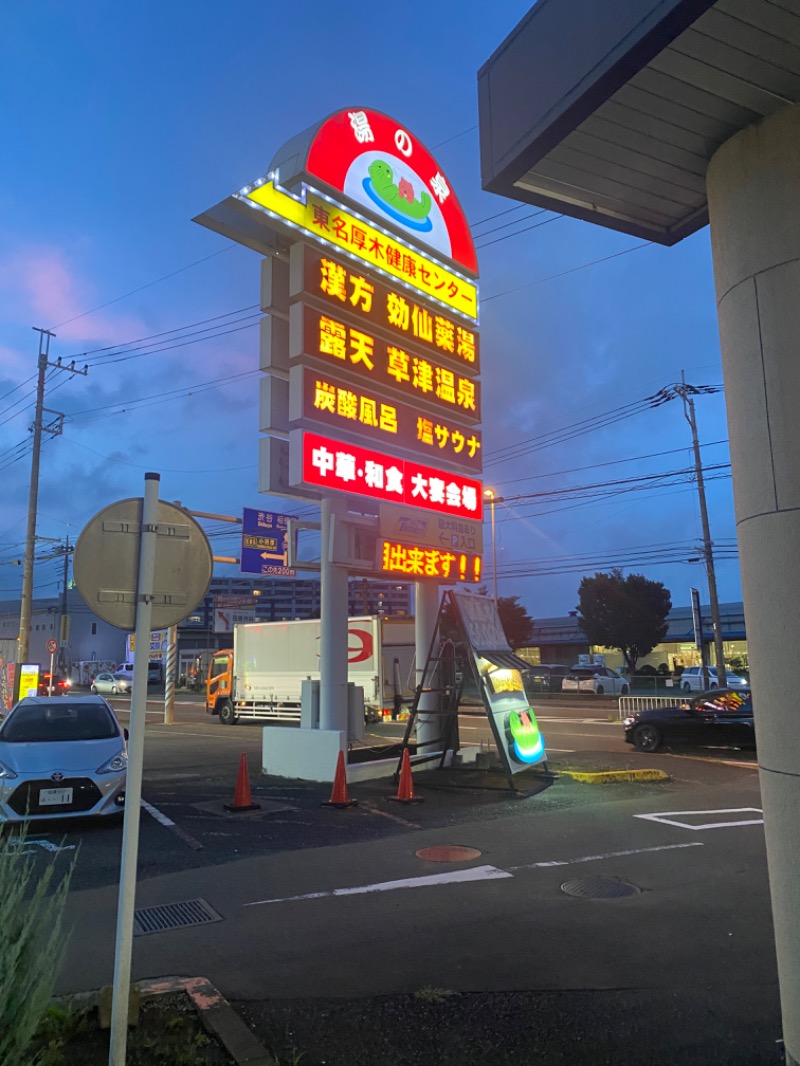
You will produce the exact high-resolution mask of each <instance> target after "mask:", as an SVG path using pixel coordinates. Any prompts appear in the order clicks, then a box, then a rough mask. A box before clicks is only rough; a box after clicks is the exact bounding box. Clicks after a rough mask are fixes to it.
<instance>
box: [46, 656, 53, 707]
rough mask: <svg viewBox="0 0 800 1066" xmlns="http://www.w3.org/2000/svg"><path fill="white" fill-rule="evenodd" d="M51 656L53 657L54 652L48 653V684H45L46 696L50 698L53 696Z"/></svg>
mask: <svg viewBox="0 0 800 1066" xmlns="http://www.w3.org/2000/svg"><path fill="white" fill-rule="evenodd" d="M53 655H54V652H52V651H51V652H50V680H49V682H48V684H47V695H48V696H52V695H53Z"/></svg>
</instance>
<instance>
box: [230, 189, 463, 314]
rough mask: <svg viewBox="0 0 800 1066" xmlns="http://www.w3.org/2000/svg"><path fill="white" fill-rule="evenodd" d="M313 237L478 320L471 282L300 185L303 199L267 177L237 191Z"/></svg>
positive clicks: (274, 215)
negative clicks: (282, 189)
mask: <svg viewBox="0 0 800 1066" xmlns="http://www.w3.org/2000/svg"><path fill="white" fill-rule="evenodd" d="M239 195H240V197H241V198H242V199H246V200H251V201H252V202H253V203H254V204H258V206H259V207H261V208H263V210H265V211H266V212H267V213H268V214H270V215H272V216H273V217H274V218H278V219H282V220H283V221H284V222H287V223H288V224H289V225H290V226H291V227H293V228H295V229H298V230H300V231H301V232H302V233H303V234H305V235H306V236H309V237H311V238H312V239H313V240H317V241H325V242H326V243H328V244H330V245H333V246H334V247H335V248H339V249H341V250H342V251H345V252H348V253H349V254H350V255H352V256H355V257H356V258H357V259H360V260H362V261H363V262H365V263H368V264H369V265H370V266H371V267H374V268H376V269H378V270H382V271H383V272H384V273H385V274H389V275H391V277H394V278H398V279H399V280H400V281H404V282H405V283H406V284H407V285H410V286H411V287H412V288H414V289H416V290H417V291H418V292H421V293H423V295H425V296H426V297H428V298H429V299H431V300H436V301H438V302H439V303H441V304H444V305H445V306H447V307H451V308H453V309H454V310H456V311H459V312H460V313H461V314H462V315H466V316H467V318H470V319H472V320H473V321H477V318H478V290H477V287H476V286H475V285H473V284H472V283H471V282H469V281H467V280H466V279H464V278H462V277H459V276H458V274H454V273H452V272H451V271H449V270H447V269H446V268H445V267H443V266H441V265H440V264H438V263H436V262H434V261H433V260H432V259H428V258H427V257H426V256H424V255H420V253H419V252H417V251H415V250H414V249H413V248H411V247H409V246H408V245H407V244H403V243H402V242H401V241H399V240H397V239H396V238H394V237H390V236H389V235H388V234H387V233H385V232H384V231H383V230H379V229H377V228H376V227H375V226H371V225H370V224H369V223H368V222H365V221H363V219H360V218H358V217H357V216H355V215H353V214H351V213H350V212H349V211H345V209H344V208H343V207H340V206H339V205H338V204H336V203H334V202H333V201H331V200H327V199H325V198H324V197H322V196H319V195H318V194H317V193H315V192H313V191H312V190H311V189H309V188H307V187H305V202H303V201H301V200H295V199H294V197H292V196H289V195H288V194H287V193H285V192H282V191H281V190H280V189H277V188H276V187H275V185H274V184H273V183H272V182H271V181H268V182H265V183H264V184H263V185H256V186H254V187H253V188H251V189H248V190H247V191H246V192H242V193H240V194H239Z"/></svg>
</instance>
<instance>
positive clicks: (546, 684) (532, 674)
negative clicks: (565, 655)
mask: <svg viewBox="0 0 800 1066" xmlns="http://www.w3.org/2000/svg"><path fill="white" fill-rule="evenodd" d="M568 673H569V667H568V666H561V665H559V664H558V663H540V664H539V665H538V666H531V667H530V669H529V670H526V671H525V675H524V680H525V688H526V689H527V690H528V691H530V692H560V691H561V682H562V681H563V680H564V678H565V677H566V676H567V674H568Z"/></svg>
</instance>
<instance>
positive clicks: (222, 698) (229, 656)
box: [206, 615, 416, 725]
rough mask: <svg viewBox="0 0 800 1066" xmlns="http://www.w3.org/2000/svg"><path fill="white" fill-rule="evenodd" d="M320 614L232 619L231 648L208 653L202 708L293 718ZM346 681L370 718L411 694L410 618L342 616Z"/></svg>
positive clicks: (313, 671) (312, 675) (311, 671)
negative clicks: (356, 690) (245, 620)
mask: <svg viewBox="0 0 800 1066" xmlns="http://www.w3.org/2000/svg"><path fill="white" fill-rule="evenodd" d="M319 645H320V621H319V619H309V620H308V621H301V622H254V623H245V624H241V625H237V626H234V629H233V648H232V649H231V648H227V649H225V650H223V651H218V652H216V653H215V654H214V657H213V659H212V660H211V667H210V669H209V673H208V678H207V679H206V711H207V712H208V714H216V715H217V716H218V717H219V720H220V722H223V723H225V724H226V725H233V724H234V723H235V722H236V721H237V719H239V718H263V719H273V720H290V719H299V717H300V702H301V688H302V683H303V681H306V680H319ZM347 649H348V664H349V665H348V674H347V679H348V681H350V682H352V683H353V684H355V685H359V686H360V687H361V688H363V690H364V710H365V714H366V715H367V717H368V718H370V719H372V720H374V719H376V718H377V717H379V716H380V717H382V716H383V715H384V713H385V712H386V711H387V710H388V711H390V712H391V711H392V710H393V709H394V708H395V707H396V706H397V704H396V697H398V696H400V697H402V698H403V699H406V700H408V699H409V698H410V697H411V696H413V694H414V688H415V685H416V672H415V664H414V658H415V655H414V652H415V645H414V622H413V619H402V620H397V619H391V618H390V619H387V618H383V617H381V616H378V615H368V616H365V617H362V618H349V619H348V620H347Z"/></svg>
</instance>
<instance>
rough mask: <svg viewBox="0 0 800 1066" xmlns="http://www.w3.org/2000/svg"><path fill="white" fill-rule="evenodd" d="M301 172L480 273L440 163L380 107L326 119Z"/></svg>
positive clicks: (417, 241)
mask: <svg viewBox="0 0 800 1066" xmlns="http://www.w3.org/2000/svg"><path fill="white" fill-rule="evenodd" d="M306 170H307V172H308V174H309V176H311V177H317V178H319V179H320V180H321V181H324V182H326V183H327V184H328V185H330V186H331V187H332V188H333V189H336V190H338V191H339V192H343V193H344V194H345V195H346V196H348V197H349V198H350V199H351V200H355V201H356V202H357V203H359V204H361V205H362V206H363V207H365V208H366V209H367V210H369V211H370V212H371V214H372V215H374V216H377V217H378V218H383V219H384V220H385V221H388V222H390V223H392V224H393V225H394V226H395V227H399V228H400V229H401V230H402V231H404V232H405V234H406V236H407V239H408V240H409V241H410V242H412V243H414V244H425V245H427V246H428V247H430V248H432V249H433V250H434V251H436V252H439V253H440V254H442V255H445V256H447V257H448V258H449V259H452V260H454V262H456V263H458V264H459V265H460V266H462V267H463V268H464V269H465V270H467V271H469V273H470V274H473V275H475V276H477V273H478V262H477V259H476V256H475V247H474V245H473V243H472V236H471V234H470V231H469V226H468V225H467V220H466V219H465V218H464V212H463V211H462V209H461V204H460V203H459V202H458V197H457V196H456V195H455V193H454V192H453V190H452V188H451V187H450V183H449V181H448V180H447V179H446V178H445V176H444V174H443V173H442V170H441V168H440V167H439V164H438V163H437V162H436V160H435V159H434V158H433V156H432V155H431V154H430V152H429V151H428V150H427V148H425V146H424V145H423V144H421V143H420V142H419V141H418V140H417V139H416V137H414V135H413V134H411V133H409V132H408V130H407V129H406V128H405V126H401V125H400V124H399V123H398V122H395V121H394V119H391V118H389V117H388V116H387V115H383V114H381V113H380V112H379V111H367V110H365V109H363V110H356V109H350V110H347V111H339V112H337V113H336V114H335V115H331V117H330V118H328V119H326V120H325V121H324V122H323V123H322V125H321V126H320V128H319V130H317V132H316V134H315V135H314V138H313V140H312V142H311V145H310V147H309V149H308V159H307V162H306Z"/></svg>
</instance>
